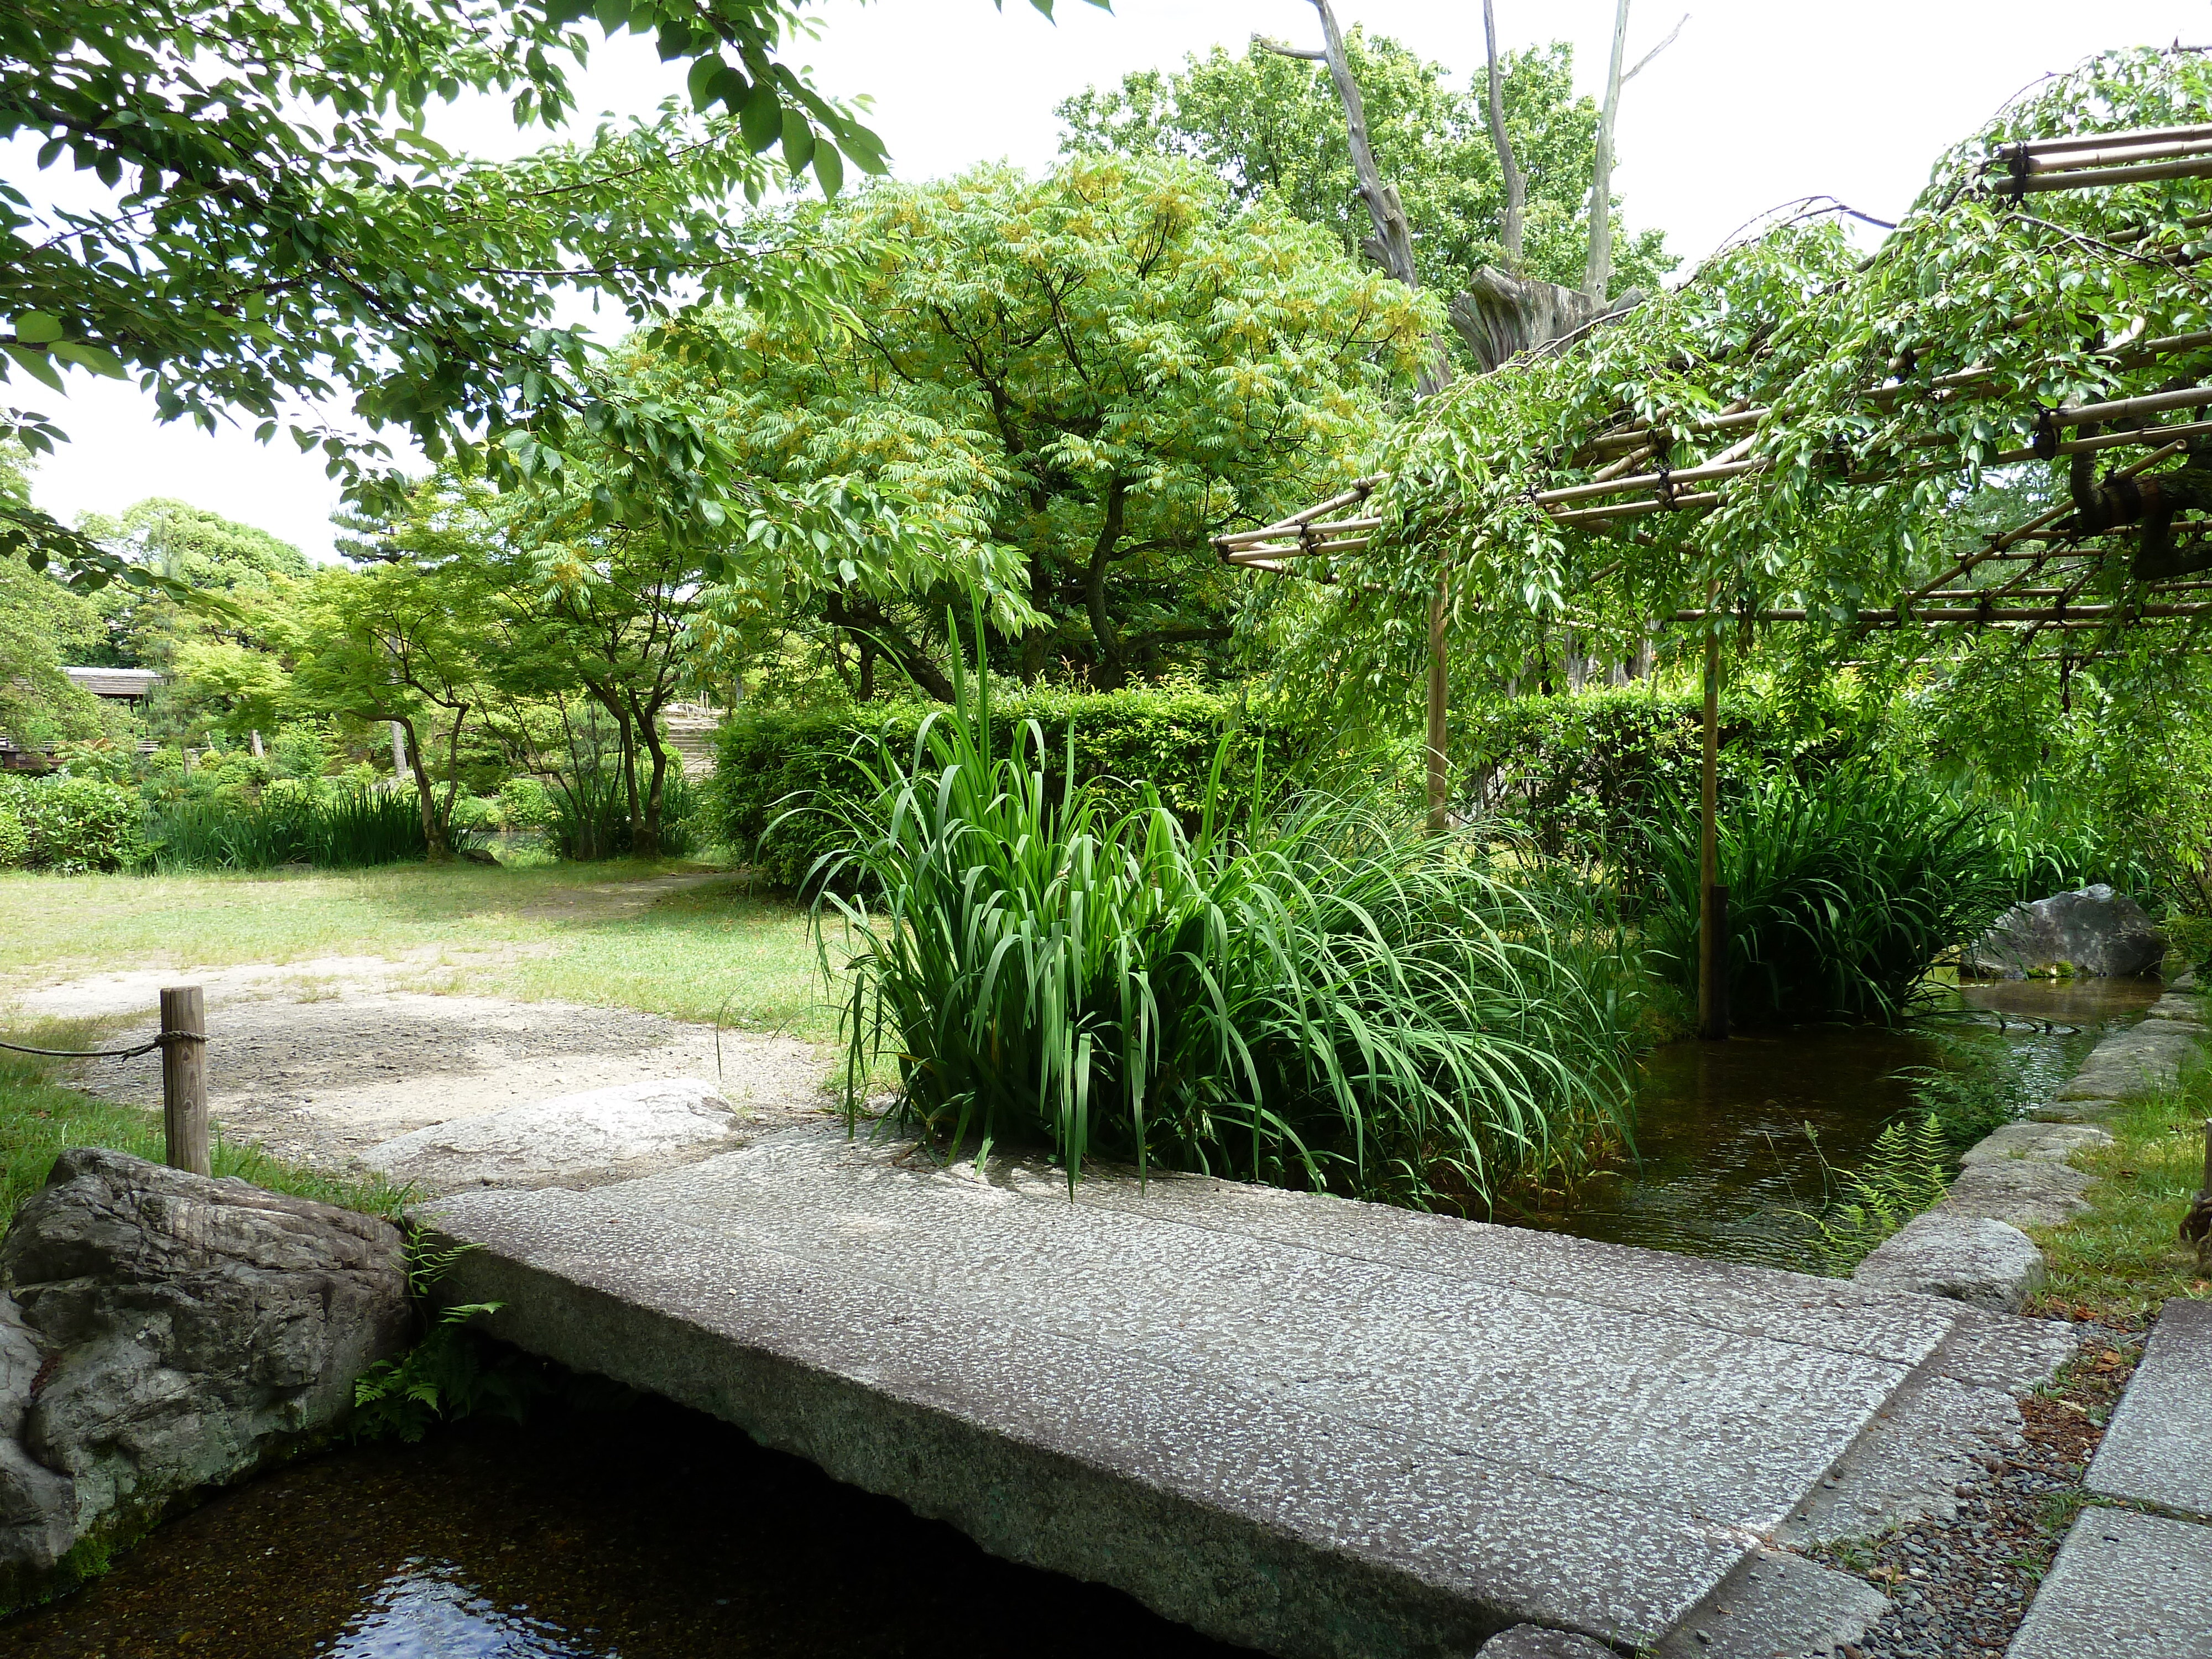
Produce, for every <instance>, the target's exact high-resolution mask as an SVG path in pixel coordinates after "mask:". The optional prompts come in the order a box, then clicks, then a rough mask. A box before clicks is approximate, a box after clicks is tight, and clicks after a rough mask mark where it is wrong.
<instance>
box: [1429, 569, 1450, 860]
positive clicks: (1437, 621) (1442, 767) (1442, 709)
mask: <svg viewBox="0 0 2212 1659" xmlns="http://www.w3.org/2000/svg"><path fill="white" fill-rule="evenodd" d="M1447 609H1448V606H1447V605H1446V603H1445V593H1444V582H1443V577H1441V576H1439V577H1438V578H1437V591H1436V592H1434V593H1432V594H1431V595H1430V597H1429V740H1428V750H1429V752H1428V782H1429V833H1430V834H1431V835H1432V836H1440V835H1442V834H1443V832H1444V831H1445V830H1446V829H1449V828H1450V827H1451V763H1450V758H1449V753H1448V746H1447V739H1448V738H1449V732H1448V731H1447V729H1446V725H1445V715H1446V713H1447V712H1448V711H1447V708H1446V704H1447V702H1448V701H1449V697H1450V696H1451V666H1450V663H1449V659H1447V658H1446V656H1445V654H1444V613H1445V611H1446V610H1447Z"/></svg>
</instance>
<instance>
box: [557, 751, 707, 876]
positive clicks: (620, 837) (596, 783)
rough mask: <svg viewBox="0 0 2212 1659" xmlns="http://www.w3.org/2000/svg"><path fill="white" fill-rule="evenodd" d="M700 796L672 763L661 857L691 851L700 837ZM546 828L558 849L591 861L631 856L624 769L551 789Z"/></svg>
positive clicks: (663, 805)
mask: <svg viewBox="0 0 2212 1659" xmlns="http://www.w3.org/2000/svg"><path fill="white" fill-rule="evenodd" d="M698 799H699V797H698V792H697V791H696V790H694V789H693V788H692V787H691V784H690V780H688V779H687V778H685V777H684V774H683V772H682V771H681V770H680V769H678V768H675V767H671V768H670V769H669V771H668V775H667V776H666V777H665V779H663V780H662V781H661V786H660V856H661V857H663V858H670V859H680V858H685V857H688V856H690V853H691V852H692V850H693V847H694V845H695V843H696V841H697V839H698V837H697V836H696V831H695V829H694V820H695V819H696V816H697V813H698ZM546 829H547V831H548V833H549V834H550V837H551V839H552V842H553V850H554V851H555V852H556V853H557V854H559V855H560V856H561V857H562V858H564V859H576V860H583V861H586V862H589V861H592V860H599V859H626V858H628V857H629V856H630V854H631V852H632V850H633V848H632V845H631V834H630V822H629V789H628V788H627V787H624V785H623V780H622V774H621V773H620V772H618V771H608V772H605V773H603V774H602V775H600V776H599V777H598V778H597V779H590V778H586V779H581V780H579V781H574V782H568V783H563V784H562V785H561V786H560V787H557V788H556V789H554V790H552V791H550V799H549V802H548V811H547V813H546Z"/></svg>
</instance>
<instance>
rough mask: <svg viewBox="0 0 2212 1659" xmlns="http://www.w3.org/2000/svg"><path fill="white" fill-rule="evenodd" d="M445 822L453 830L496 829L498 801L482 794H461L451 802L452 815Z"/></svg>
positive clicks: (497, 826)
mask: <svg viewBox="0 0 2212 1659" xmlns="http://www.w3.org/2000/svg"><path fill="white" fill-rule="evenodd" d="M446 822H447V823H448V824H449V825H450V826H452V827H453V829H498V828H499V802H498V800H497V799H486V798H485V797H483V796H482V795H466V794H465V795H462V796H460V797H459V798H458V799H456V800H455V801H454V802H453V812H452V816H451V817H448V818H447V820H446Z"/></svg>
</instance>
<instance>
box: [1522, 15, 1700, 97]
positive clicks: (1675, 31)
mask: <svg viewBox="0 0 2212 1659" xmlns="http://www.w3.org/2000/svg"><path fill="white" fill-rule="evenodd" d="M1484 3H1485V5H1487V4H1488V3H1489V0H1484ZM1688 21H1690V14H1689V13H1687V12H1684V13H1683V14H1682V23H1686V22H1688ZM1682 23H1677V24H1675V25H1674V27H1673V28H1671V29H1668V31H1667V38H1666V39H1665V40H1662V41H1661V42H1660V43H1659V44H1658V45H1657V46H1654V47H1652V48H1651V50H1650V51H1649V52H1645V53H1644V56H1643V57H1641V58H1638V59H1637V60H1636V67H1635V68H1634V69H1632V70H1629V71H1628V73H1627V74H1626V75H1624V76H1621V77H1620V84H1621V85H1623V86H1624V87H1625V86H1626V85H1627V84H1628V83H1629V82H1631V81H1633V80H1634V79H1635V78H1636V77H1637V76H1639V75H1641V74H1643V73H1644V65H1645V64H1649V63H1650V61H1651V60H1652V59H1653V58H1656V57H1657V56H1658V55H1659V54H1660V53H1661V52H1664V51H1666V50H1667V48H1668V47H1669V46H1673V45H1674V38H1675V37H1676V36H1677V35H1679V34H1680V33H1681V32H1682Z"/></svg>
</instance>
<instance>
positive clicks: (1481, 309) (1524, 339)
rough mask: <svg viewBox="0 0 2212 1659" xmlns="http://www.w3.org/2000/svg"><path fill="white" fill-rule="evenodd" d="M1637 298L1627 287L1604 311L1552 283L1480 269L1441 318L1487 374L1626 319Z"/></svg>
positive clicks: (1640, 297)
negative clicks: (1601, 323)
mask: <svg viewBox="0 0 2212 1659" xmlns="http://www.w3.org/2000/svg"><path fill="white" fill-rule="evenodd" d="M1643 300H1644V294H1643V290H1642V289H1629V290H1628V291H1627V292H1626V293H1625V294H1623V295H1621V296H1620V300H1619V301H1618V302H1617V303H1615V304H1613V306H1611V307H1607V305H1605V304H1604V303H1603V302H1601V301H1595V300H1593V299H1591V298H1590V297H1589V295H1586V294H1582V293H1578V292H1577V290H1575V289H1571V288H1561V287H1560V286H1559V284H1558V283H1547V282H1542V281H1540V280H1539V279H1537V278H1535V277H1533V276H1532V277H1522V276H1513V275H1510V273H1508V272H1506V271H1503V270H1498V268H1497V267H1496V266H1495V265H1485V266H1484V267H1483V268H1482V269H1481V270H1479V271H1477V272H1476V273H1475V276H1474V285H1473V286H1472V287H1470V288H1469V289H1468V290H1467V292H1466V293H1464V294H1462V295H1460V296H1459V297H1458V298H1457V299H1456V300H1454V301H1452V302H1451V305H1450V307H1449V311H1448V313H1447V314H1448V315H1449V317H1450V318H1451V325H1452V327H1453V328H1454V329H1455V331H1457V332H1458V334H1459V337H1460V338H1461V339H1462V340H1464V341H1466V342H1467V345H1468V350H1470V351H1472V352H1474V357H1475V361H1476V362H1479V363H1480V364H1481V365H1482V372H1483V373H1484V374H1490V373H1492V371H1494V370H1496V369H1497V368H1499V367H1500V366H1501V365H1503V364H1504V363H1505V362H1509V361H1510V360H1511V359H1512V358H1515V357H1517V356H1520V355H1521V354H1522V352H1524V351H1533V350H1534V349H1536V348H1537V347H1538V346H1541V345H1548V344H1549V343H1551V342H1553V340H1559V339H1564V338H1565V337H1567V336H1568V335H1570V334H1573V333H1575V332H1577V331H1579V330H1581V329H1584V328H1587V327H1589V325H1591V324H1592V323H1595V322H1596V321H1598V320H1600V319H1613V318H1619V317H1622V316H1626V314H1627V313H1628V312H1629V311H1630V310H1631V309H1632V308H1633V307H1636V306H1638V305H1640V304H1641V303H1643Z"/></svg>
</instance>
